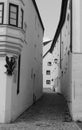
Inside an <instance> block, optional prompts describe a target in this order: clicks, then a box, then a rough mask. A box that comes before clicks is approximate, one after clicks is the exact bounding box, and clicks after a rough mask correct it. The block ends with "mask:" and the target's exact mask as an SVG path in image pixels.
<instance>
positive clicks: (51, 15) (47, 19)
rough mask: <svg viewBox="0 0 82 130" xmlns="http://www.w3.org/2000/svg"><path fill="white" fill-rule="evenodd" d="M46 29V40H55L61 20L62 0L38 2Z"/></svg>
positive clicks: (39, 0) (38, 0)
mask: <svg viewBox="0 0 82 130" xmlns="http://www.w3.org/2000/svg"><path fill="white" fill-rule="evenodd" d="M36 3H37V6H38V9H39V12H40V16H41V18H42V22H43V25H44V28H45V33H44V39H45V40H47V39H51V40H52V39H53V37H54V35H55V32H56V29H57V25H58V22H59V18H60V10H61V0H36Z"/></svg>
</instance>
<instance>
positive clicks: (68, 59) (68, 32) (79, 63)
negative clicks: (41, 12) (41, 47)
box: [50, 0, 82, 121]
mask: <svg viewBox="0 0 82 130" xmlns="http://www.w3.org/2000/svg"><path fill="white" fill-rule="evenodd" d="M61 7H62V8H61V15H60V21H59V25H58V28H57V31H56V34H55V38H54V44H53V45H51V48H50V52H52V51H53V50H54V45H55V44H56V41H57V38H58V36H59V34H60V36H61V37H60V41H61V44H60V48H61V49H60V86H61V92H62V94H63V95H64V97H65V98H66V100H67V103H68V106H69V110H70V114H71V116H72V119H73V120H81V121H82V36H81V35H82V33H81V32H82V24H81V23H82V0H62V6H61Z"/></svg>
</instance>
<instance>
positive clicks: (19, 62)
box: [17, 55, 21, 94]
mask: <svg viewBox="0 0 82 130" xmlns="http://www.w3.org/2000/svg"><path fill="white" fill-rule="evenodd" d="M20 64H21V55H19V58H18V85H17V94H19V92H20Z"/></svg>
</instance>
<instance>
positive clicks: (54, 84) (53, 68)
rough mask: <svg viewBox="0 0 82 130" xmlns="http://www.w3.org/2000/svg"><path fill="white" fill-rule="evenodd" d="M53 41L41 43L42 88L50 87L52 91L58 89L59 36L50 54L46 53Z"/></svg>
mask: <svg viewBox="0 0 82 130" xmlns="http://www.w3.org/2000/svg"><path fill="white" fill-rule="evenodd" d="M52 42H53V41H50V40H49V41H46V42H44V43H43V88H50V89H52V90H54V91H56V92H57V91H59V84H58V83H59V82H58V77H59V70H58V68H59V67H58V66H59V60H60V54H59V53H60V51H59V48H60V37H59V39H58V40H57V44H56V46H55V48H54V51H53V53H52V54H50V53H48V54H46V53H47V51H48V50H49V49H50V47H51V44H52Z"/></svg>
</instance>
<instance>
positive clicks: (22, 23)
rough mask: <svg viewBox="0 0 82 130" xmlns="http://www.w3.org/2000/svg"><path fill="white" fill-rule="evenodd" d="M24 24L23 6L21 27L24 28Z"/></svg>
mask: <svg viewBox="0 0 82 130" xmlns="http://www.w3.org/2000/svg"><path fill="white" fill-rule="evenodd" d="M23 25H24V10H23V9H22V8H21V29H23Z"/></svg>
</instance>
